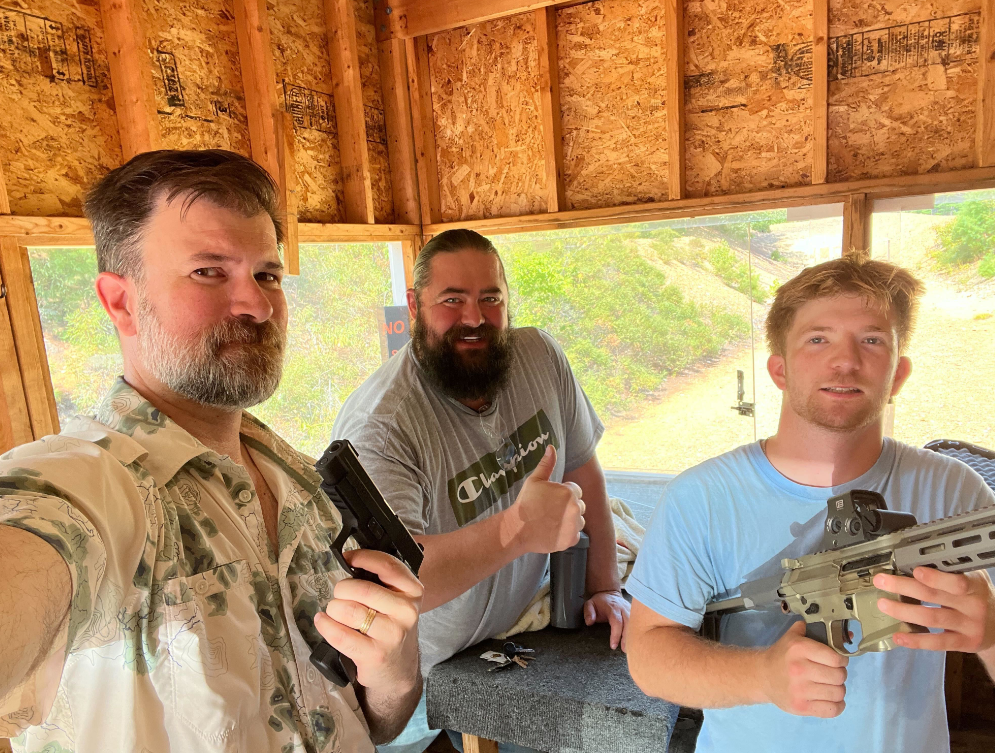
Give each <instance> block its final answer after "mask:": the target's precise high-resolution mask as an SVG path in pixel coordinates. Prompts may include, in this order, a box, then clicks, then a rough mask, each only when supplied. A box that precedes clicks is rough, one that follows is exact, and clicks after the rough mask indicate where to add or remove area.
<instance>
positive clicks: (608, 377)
mask: <svg viewBox="0 0 995 753" xmlns="http://www.w3.org/2000/svg"><path fill="white" fill-rule="evenodd" d="M667 232H671V231H667ZM672 236H673V237H676V234H672ZM673 237H671V236H667V237H657V238H656V239H655V241H654V244H653V245H654V247H656V246H658V245H660V244H662V246H663V247H664V250H666V246H667V243H668V240H669V241H671V242H672V239H673ZM499 250H500V252H501V256H502V258H503V259H504V262H505V265H506V268H507V272H508V282H509V286H510V288H511V308H512V314H513V318H514V323H515V325H516V326H533V327H540V328H542V329H544V330H546V331H547V332H549V333H550V334H551V335H553V337H554V338H556V340H557V342H559V343H560V345H561V346H562V347H563V349H564V351H565V352H566V354H567V358H568V359H569V360H570V365H571V367H572V368H573V371H574V373H575V374H576V376H577V378H578V380H579V381H580V383H581V385H582V386H583V387H584V390H585V392H586V393H587V395H588V397H589V398H590V399H591V402H592V403H593V404H594V406H595V408H596V409H597V410H598V411H600V412H601V413H602V414H608V413H620V412H623V411H625V410H626V409H627V408H629V407H630V406H631V405H632V404H633V403H634V402H635V401H636V400H637V399H639V398H640V397H643V396H645V395H646V394H647V393H651V392H653V391H654V390H656V389H658V388H659V387H660V386H661V385H662V384H663V382H664V381H665V380H666V379H667V377H668V376H671V375H673V374H676V373H677V372H679V371H681V370H683V369H685V368H687V367H688V366H691V365H692V364H694V363H696V362H697V361H699V360H700V359H702V358H704V357H707V356H713V355H716V354H717V353H718V352H719V351H720V350H721V349H722V347H723V346H724V345H726V344H727V343H729V342H733V341H738V340H741V339H742V338H744V337H746V336H747V335H748V333H749V322H748V321H747V320H746V318H745V317H740V316H736V315H733V314H730V313H728V312H726V311H725V310H723V309H720V308H718V307H711V306H707V305H702V304H699V303H695V302H694V301H691V300H689V299H687V298H686V297H685V296H684V294H683V293H682V292H681V290H680V289H679V288H678V287H677V286H676V285H673V284H670V283H668V282H667V278H666V274H665V273H664V272H663V271H661V270H660V269H659V268H658V267H657V266H654V265H653V264H652V263H651V262H650V261H649V260H647V259H644V258H643V257H642V256H640V255H639V254H638V253H636V249H635V247H634V245H633V244H632V243H631V242H627V241H626V240H624V239H623V238H621V237H619V236H617V235H605V236H600V237H589V238H572V239H564V240H556V241H552V242H548V241H547V242H543V241H539V242H529V241H525V242H512V243H506V244H501V245H500V247H499Z"/></svg>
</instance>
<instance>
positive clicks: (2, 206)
mask: <svg viewBox="0 0 995 753" xmlns="http://www.w3.org/2000/svg"><path fill="white" fill-rule="evenodd" d="M0 214H10V198H9V197H8V196H7V183H6V181H4V179H3V160H0Z"/></svg>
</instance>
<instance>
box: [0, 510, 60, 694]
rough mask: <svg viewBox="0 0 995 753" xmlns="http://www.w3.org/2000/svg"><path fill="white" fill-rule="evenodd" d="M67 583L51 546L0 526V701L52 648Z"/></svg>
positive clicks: (58, 625)
mask: <svg viewBox="0 0 995 753" xmlns="http://www.w3.org/2000/svg"><path fill="white" fill-rule="evenodd" d="M71 584H72V581H71V579H70V576H69V568H68V567H67V566H66V563H65V560H63V559H62V557H60V556H59V554H58V553H57V552H56V551H55V549H54V548H53V547H52V546H51V545H49V544H48V543H46V542H45V541H43V540H42V539H41V538H39V537H38V536H35V535H34V534H32V533H28V532H27V531H22V530H20V529H18V528H13V527H12V526H5V525H0V636H2V640H0V700H2V699H3V698H4V697H6V696H7V695H8V694H9V693H10V692H11V691H13V690H14V689H15V688H17V687H18V686H19V685H20V684H21V683H22V682H24V680H25V679H27V678H28V677H29V676H30V675H31V673H32V672H34V671H35V670H36V669H37V668H38V667H39V665H40V664H41V663H42V662H44V661H45V659H47V658H48V656H49V655H50V653H51V651H52V650H53V648H58V647H57V646H55V645H54V644H55V643H56V639H57V638H58V637H59V635H60V633H62V631H63V630H64V628H65V627H66V625H67V622H68V618H69V602H70V591H71Z"/></svg>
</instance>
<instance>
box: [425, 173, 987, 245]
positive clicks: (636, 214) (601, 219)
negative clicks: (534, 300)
mask: <svg viewBox="0 0 995 753" xmlns="http://www.w3.org/2000/svg"><path fill="white" fill-rule="evenodd" d="M982 188H995V167H985V168H972V169H969V170H955V171H952V172H949V173H929V174H926V175H905V176H900V177H895V178H872V179H866V180H859V181H851V182H848V183H826V184H823V185H814V186H797V187H794V188H777V189H771V190H767V191H755V192H753V193H741V194H730V195H726V196H706V197H703V198H696V199H681V200H679V201H656V202H651V203H646V204H632V205H628V206H621V207H605V208H603V209H575V210H571V211H569V212H556V213H550V214H533V215H523V216H519V217H494V218H491V219H486V220H464V221H461V222H439V223H431V224H429V223H426V224H425V225H424V226H423V227H422V234H423V235H424V236H426V237H427V236H432V235H438V234H439V233H441V232H442V231H444V230H449V229H450V228H454V227H466V228H472V229H473V230H477V231H478V232H481V233H493V234H500V233H524V232H533V231H537V230H556V229H560V228H568V227H592V226H596V225H614V224H621V223H627V222H651V221H656V220H665V219H681V218H685V217H701V216H706V215H717V214H733V213H736V212H751V211H758V210H763V209H776V208H783V207H788V206H805V205H811V204H834V203H843V202H845V201H846V198H847V197H848V196H849V195H850V194H854V193H863V194H868V196H869V197H872V198H882V199H883V198H888V197H891V196H916V195H920V194H928V193H940V192H945V191H973V190H977V189H982Z"/></svg>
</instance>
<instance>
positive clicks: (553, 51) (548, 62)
mask: <svg viewBox="0 0 995 753" xmlns="http://www.w3.org/2000/svg"><path fill="white" fill-rule="evenodd" d="M534 16H535V30H536V42H537V47H538V50H539V99H540V111H541V113H542V143H543V153H544V156H545V161H546V206H547V207H548V210H549V211H550V212H559V211H562V210H564V209H566V208H567V190H566V184H565V182H564V179H563V124H562V120H561V117H560V68H559V56H558V55H557V46H556V8H553V7H546V8H543V9H541V10H537V11H535V13H534Z"/></svg>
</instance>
